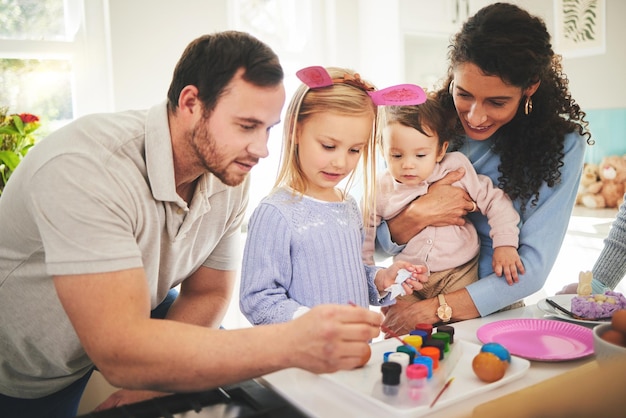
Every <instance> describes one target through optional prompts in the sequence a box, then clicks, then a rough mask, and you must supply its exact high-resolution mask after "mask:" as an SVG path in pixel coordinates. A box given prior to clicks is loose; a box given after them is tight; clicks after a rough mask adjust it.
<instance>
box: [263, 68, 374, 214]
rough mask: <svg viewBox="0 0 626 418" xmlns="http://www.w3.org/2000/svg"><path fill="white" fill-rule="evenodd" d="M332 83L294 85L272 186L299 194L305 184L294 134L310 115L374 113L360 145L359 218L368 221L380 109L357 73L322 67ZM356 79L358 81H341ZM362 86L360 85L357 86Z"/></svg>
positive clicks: (351, 177) (348, 185)
mask: <svg viewBox="0 0 626 418" xmlns="http://www.w3.org/2000/svg"><path fill="white" fill-rule="evenodd" d="M326 70H327V71H328V73H329V74H330V76H331V78H332V79H333V84H332V85H330V86H327V87H320V88H309V87H308V86H306V85H305V84H302V85H300V86H299V87H298V89H297V90H296V92H295V93H294V95H293V97H292V98H291V101H290V103H289V107H288V108H287V113H286V114H285V122H284V131H283V146H282V153H281V162H280V168H279V171H278V176H277V178H276V182H275V183H274V189H277V188H279V187H283V186H287V187H291V188H292V189H293V190H294V191H295V192H296V193H298V194H303V193H304V192H305V189H306V183H305V180H304V175H303V173H302V169H301V168H300V162H299V159H298V147H297V146H296V136H297V132H298V129H299V126H300V124H302V123H304V122H305V121H306V120H307V119H308V118H309V117H311V116H312V115H314V114H317V113H322V112H329V113H334V114H337V115H346V116H360V115H364V114H368V113H371V114H373V115H374V118H373V120H374V122H373V124H372V130H371V134H370V137H369V139H368V141H367V143H366V144H365V146H364V147H363V154H362V156H361V157H362V158H361V167H362V177H363V205H362V211H363V219H364V220H365V221H367V220H369V217H370V213H373V212H374V211H373V206H374V204H375V179H376V152H375V144H376V142H377V141H378V138H379V137H380V127H381V126H382V121H381V120H380V119H381V118H382V114H383V112H379V110H378V107H377V106H376V105H375V104H374V102H372V99H371V98H370V96H369V95H368V94H367V92H366V90H365V88H366V87H373V86H372V85H371V84H369V83H367V82H363V81H361V80H360V77H359V75H358V74H356V73H355V72H354V71H352V70H349V69H345V68H336V67H328V68H326ZM355 78H356V80H358V81H359V82H358V83H354V82H350V81H344V80H354V79H355ZM360 85H363V87H360ZM356 171H357V170H354V171H352V173H351V174H350V177H349V178H348V181H347V182H346V186H345V189H344V190H343V194H344V196H346V195H347V194H348V191H349V190H350V188H351V186H352V182H353V181H354V176H355V172H356Z"/></svg>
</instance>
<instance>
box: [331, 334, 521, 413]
mask: <svg viewBox="0 0 626 418" xmlns="http://www.w3.org/2000/svg"><path fill="white" fill-rule="evenodd" d="M399 344H400V343H399V342H398V341H397V340H395V339H389V340H385V341H381V342H378V343H374V344H372V357H371V358H370V361H369V362H368V363H367V364H366V365H365V366H364V367H362V368H360V369H355V370H350V371H340V372H337V373H332V374H323V375H320V376H321V377H322V378H323V379H324V380H325V381H327V382H328V383H329V384H331V385H334V386H335V387H336V389H337V395H338V396H341V394H340V391H343V392H344V393H346V394H347V393H350V394H351V395H357V397H359V398H361V399H362V400H363V401H365V402H369V403H371V404H372V405H373V406H374V405H375V406H376V407H377V409H379V408H382V409H384V410H386V411H387V412H388V413H389V414H391V416H409V415H410V416H411V417H419V416H422V415H424V414H427V413H430V412H432V411H435V410H437V409H440V408H443V407H446V406H448V405H451V404H453V403H456V402H459V401H461V400H463V399H467V398H469V397H472V396H475V395H476V394H479V393H482V392H486V391H489V390H492V389H494V388H496V387H498V386H501V385H504V384H506V383H508V382H510V381H512V380H515V379H518V378H520V377H521V376H523V375H524V373H526V371H527V370H528V368H529V367H530V362H529V361H528V360H525V359H523V358H520V357H516V356H512V358H511V364H510V366H509V367H508V369H507V371H506V374H505V375H504V377H503V378H502V379H500V380H498V381H497V382H493V383H485V382H482V381H481V380H479V379H478V377H476V375H475V374H474V371H473V370H472V360H473V359H474V357H475V356H476V354H478V352H479V351H480V348H481V346H480V345H478V344H474V343H470V342H466V341H455V342H454V344H453V345H452V347H453V349H452V351H451V353H450V354H449V356H448V357H446V358H445V359H444V360H443V361H442V362H441V363H440V367H439V369H437V370H436V371H435V373H434V374H433V377H432V378H431V380H430V382H429V383H428V386H429V388H428V391H427V393H425V395H424V396H423V397H421V398H420V399H418V400H412V399H409V398H408V396H405V395H402V394H399V396H397V397H396V398H395V399H394V398H393V397H385V396H381V394H380V393H381V392H380V387H379V386H380V384H381V383H380V381H381V376H382V375H381V372H380V366H381V364H382V362H383V354H384V353H385V352H387V351H395V350H396V347H397V346H398V345H399ZM449 377H454V381H453V382H452V384H451V385H450V387H449V388H448V389H447V390H446V391H445V392H444V393H443V395H442V396H441V397H440V398H439V400H438V401H437V403H436V404H435V405H434V406H433V408H430V402H431V400H432V399H433V398H434V397H435V396H436V394H437V393H438V392H439V389H441V387H442V386H443V384H444V383H445V382H446V381H447V380H448V378H449ZM404 380H405V379H404V376H403V381H404Z"/></svg>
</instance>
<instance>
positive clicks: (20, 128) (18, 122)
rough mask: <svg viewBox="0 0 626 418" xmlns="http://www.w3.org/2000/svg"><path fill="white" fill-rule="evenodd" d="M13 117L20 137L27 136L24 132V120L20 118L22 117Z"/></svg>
mask: <svg viewBox="0 0 626 418" xmlns="http://www.w3.org/2000/svg"><path fill="white" fill-rule="evenodd" d="M11 117H12V118H13V124H14V125H15V128H16V129H17V131H18V132H19V133H20V135H26V132H24V122H22V118H20V115H13V116H11Z"/></svg>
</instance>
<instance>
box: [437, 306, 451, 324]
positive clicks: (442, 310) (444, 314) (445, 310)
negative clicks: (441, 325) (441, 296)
mask: <svg viewBox="0 0 626 418" xmlns="http://www.w3.org/2000/svg"><path fill="white" fill-rule="evenodd" d="M437 316H438V317H439V319H441V320H442V321H449V320H450V318H452V308H451V307H449V306H448V305H443V306H440V307H439V308H437Z"/></svg>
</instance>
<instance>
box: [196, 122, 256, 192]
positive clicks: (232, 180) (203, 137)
mask: <svg viewBox="0 0 626 418" xmlns="http://www.w3.org/2000/svg"><path fill="white" fill-rule="evenodd" d="M208 124H209V123H208V118H203V120H202V121H201V122H200V123H199V124H198V125H196V127H195V128H194V129H193V131H192V132H191V133H190V136H191V138H190V141H189V142H190V143H191V146H192V147H193V149H194V151H195V153H196V157H197V158H198V160H199V161H200V163H201V164H202V165H203V166H204V168H205V169H206V170H207V171H208V172H209V173H211V174H213V175H214V176H215V177H217V178H218V179H219V180H220V181H221V182H222V183H224V184H225V185H227V186H232V187H234V186H238V185H239V184H241V183H242V182H243V180H244V179H245V175H242V176H235V175H233V174H230V173H228V166H229V165H230V161H227V160H226V158H225V157H224V156H223V155H222V154H220V151H219V148H218V147H217V142H216V141H215V137H214V136H213V135H212V134H211V132H209V130H208V128H207V126H208Z"/></svg>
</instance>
